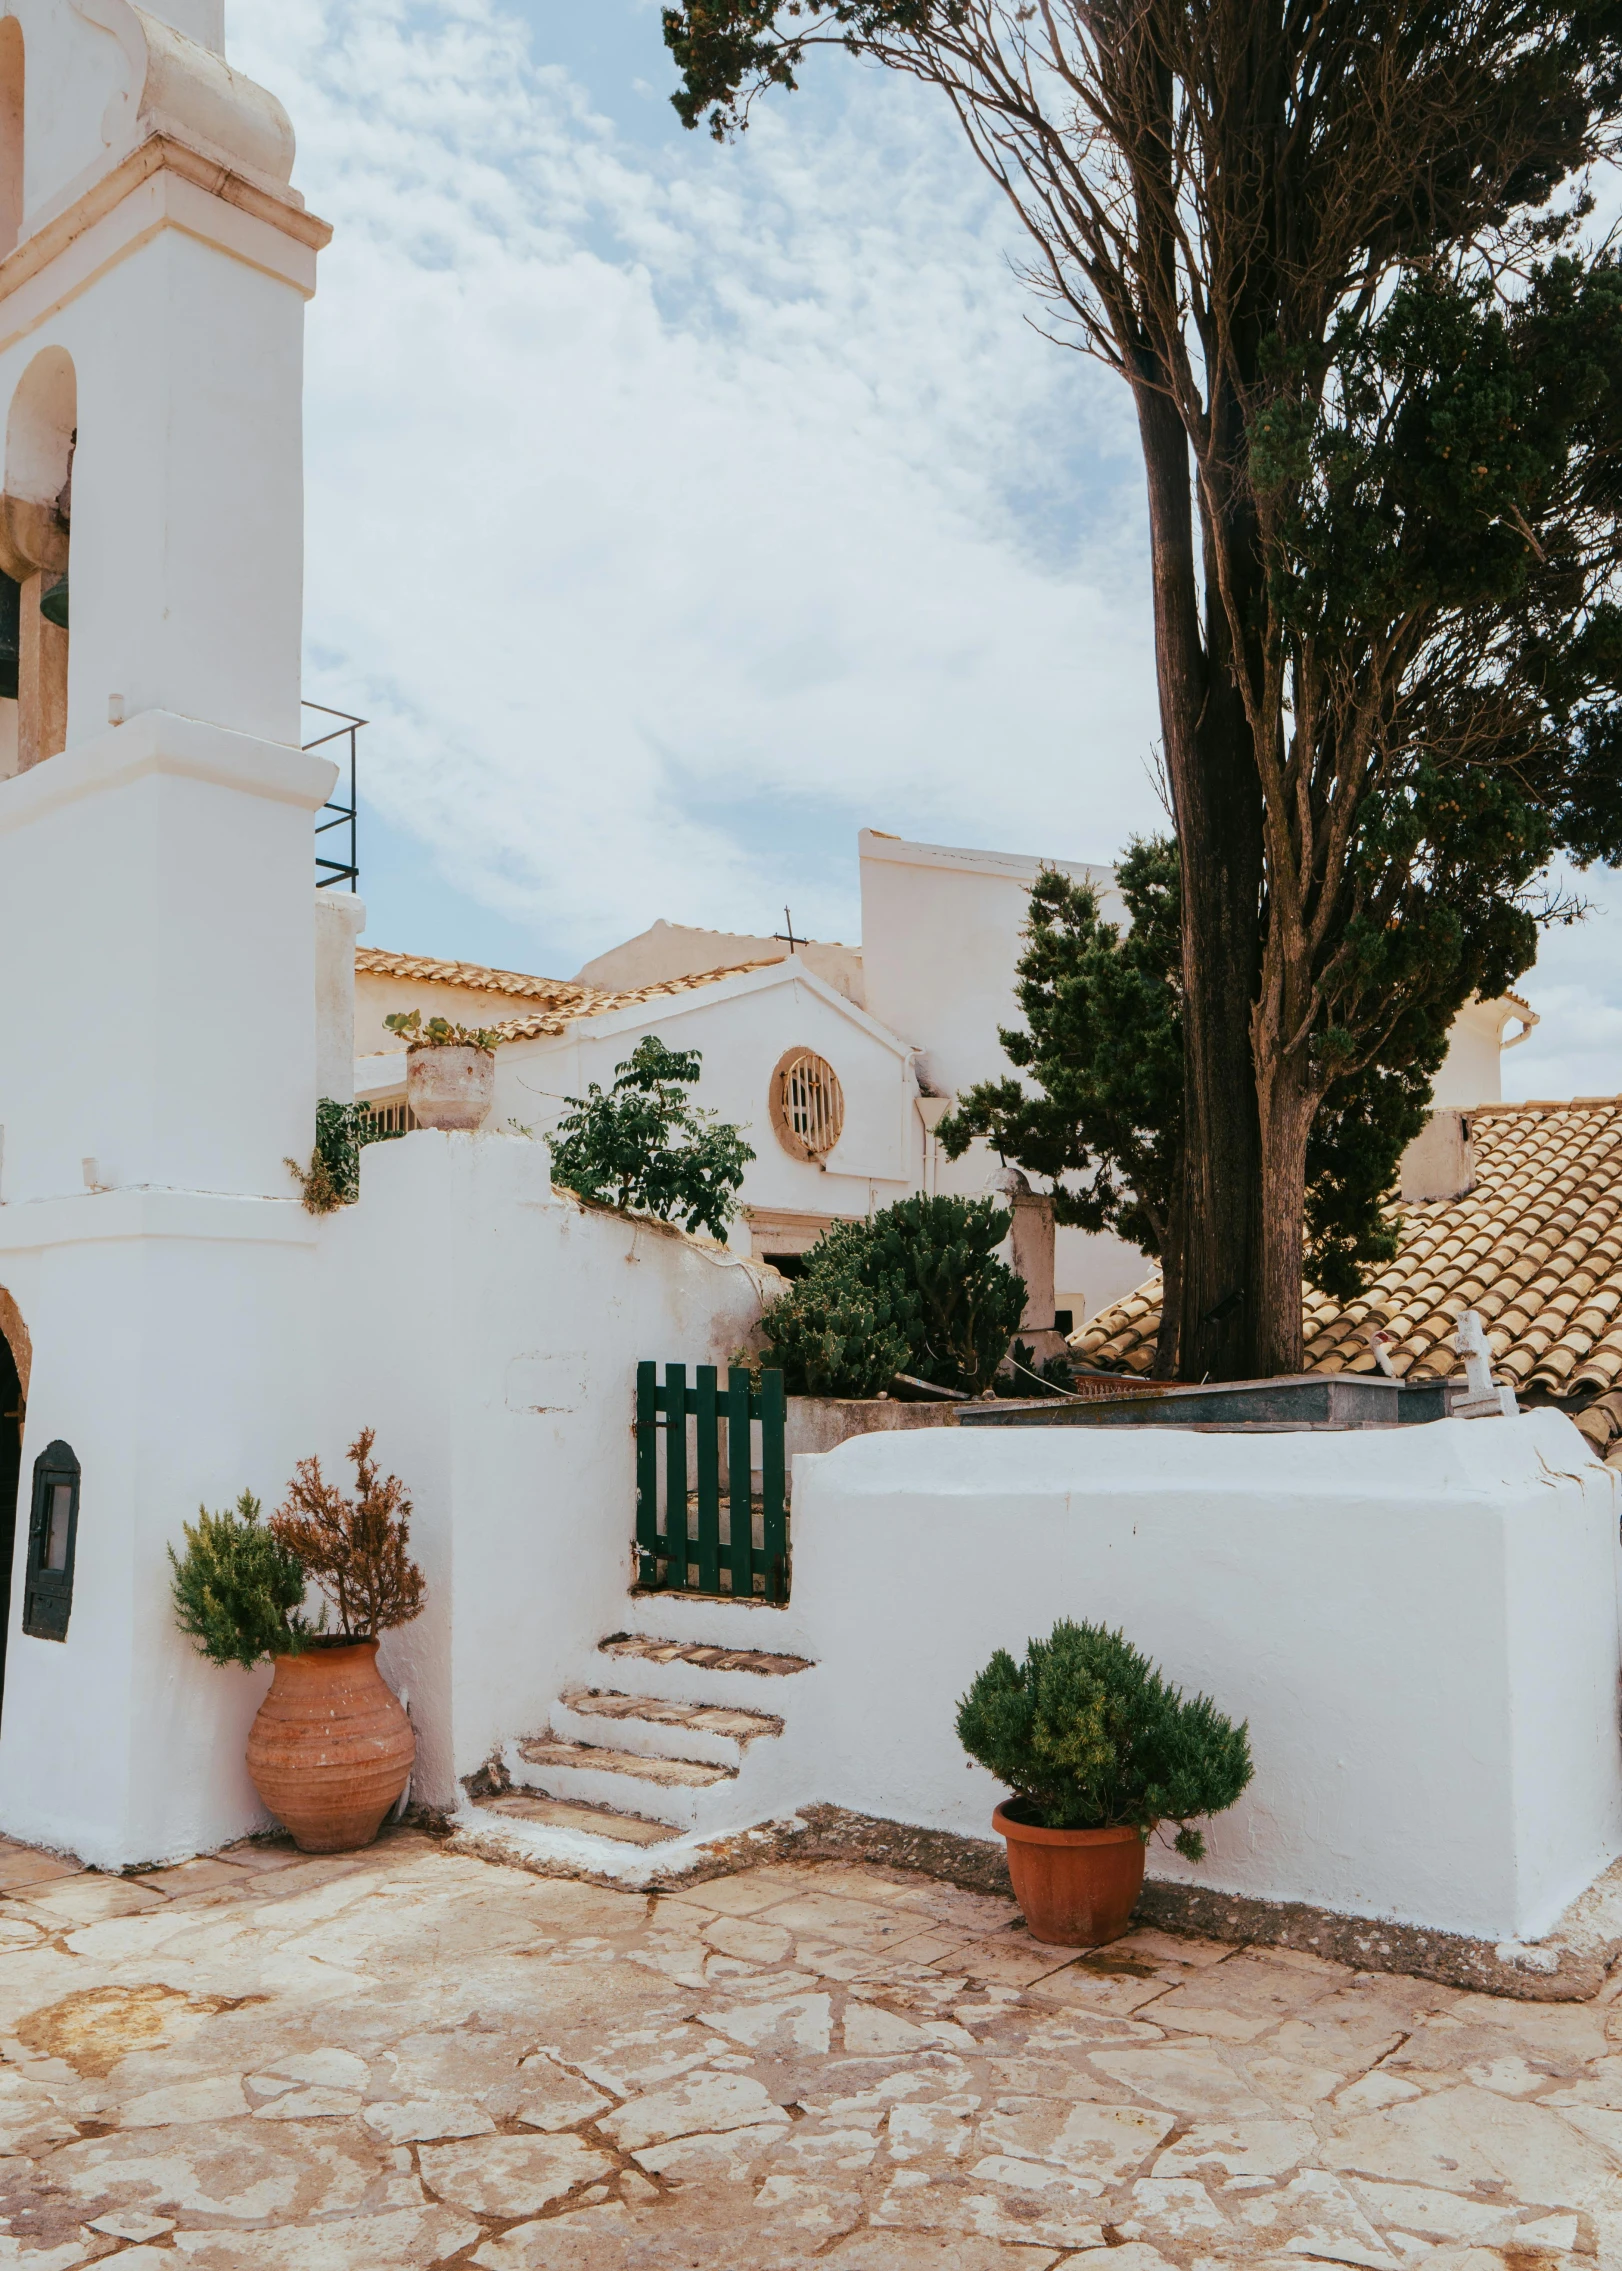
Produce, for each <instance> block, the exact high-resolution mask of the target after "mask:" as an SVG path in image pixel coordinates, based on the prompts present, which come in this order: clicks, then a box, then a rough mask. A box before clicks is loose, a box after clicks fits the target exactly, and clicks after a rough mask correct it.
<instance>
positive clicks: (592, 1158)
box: [551, 1033, 755, 1238]
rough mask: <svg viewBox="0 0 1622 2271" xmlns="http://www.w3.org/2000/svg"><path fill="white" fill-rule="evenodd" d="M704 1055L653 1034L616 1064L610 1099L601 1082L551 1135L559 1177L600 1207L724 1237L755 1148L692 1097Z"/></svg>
mask: <svg viewBox="0 0 1622 2271" xmlns="http://www.w3.org/2000/svg"><path fill="white" fill-rule="evenodd" d="M701 1062H702V1060H701V1058H700V1056H699V1053H698V1051H697V1050H696V1049H667V1048H666V1046H665V1044H664V1043H663V1041H661V1040H660V1039H659V1038H658V1036H657V1035H656V1034H653V1033H645V1034H644V1035H643V1036H642V1038H641V1040H640V1041H638V1043H637V1045H636V1047H635V1048H634V1049H633V1050H632V1052H631V1054H630V1056H629V1057H628V1058H627V1059H626V1060H625V1062H624V1063H623V1064H618V1065H616V1066H615V1067H614V1085H613V1087H612V1088H611V1089H609V1090H608V1091H607V1092H606V1094H605V1092H604V1091H603V1089H602V1088H600V1087H599V1086H598V1084H597V1082H596V1081H592V1082H591V1084H590V1086H589V1087H588V1088H587V1090H586V1093H585V1095H584V1096H570V1097H567V1098H566V1099H565V1101H566V1102H567V1103H568V1105H569V1106H570V1110H569V1111H567V1112H566V1113H565V1114H564V1116H563V1118H562V1119H561V1120H560V1121H559V1122H558V1124H557V1127H556V1129H555V1130H554V1132H553V1134H552V1137H551V1145H552V1177H553V1180H554V1181H555V1182H558V1183H562V1184H564V1185H565V1186H566V1187H567V1188H568V1189H569V1190H571V1191H576V1192H578V1193H579V1195H580V1197H581V1198H583V1199H595V1200H596V1201H597V1202H598V1204H599V1205H603V1206H613V1207H619V1208H621V1209H622V1210H626V1211H632V1212H637V1213H642V1214H652V1215H657V1216H658V1218H659V1219H660V1221H662V1222H679V1223H680V1224H681V1225H682V1227H683V1228H684V1229H686V1230H707V1231H708V1232H709V1234H710V1236H711V1237H712V1238H724V1237H725V1236H726V1229H727V1224H728V1223H729V1222H730V1221H731V1219H732V1217H733V1215H734V1213H735V1212H736V1211H737V1194H738V1191H739V1190H740V1188H741V1187H742V1184H743V1171H744V1169H745V1168H746V1167H747V1166H748V1164H749V1162H750V1160H751V1159H753V1158H754V1156H755V1155H754V1152H753V1151H752V1150H751V1149H750V1147H749V1145H748V1144H746V1143H745V1142H744V1140H743V1137H742V1136H741V1135H740V1134H739V1132H738V1130H737V1129H736V1128H735V1127H733V1126H731V1125H730V1123H728V1122H727V1121H724V1120H722V1119H720V1118H719V1117H718V1116H717V1114H715V1113H714V1112H710V1111H706V1110H705V1109H704V1108H703V1107H702V1106H700V1105H696V1104H694V1103H693V1102H692V1101H691V1099H690V1098H689V1097H688V1096H687V1095H686V1094H684V1090H686V1089H687V1088H690V1087H691V1086H692V1084H693V1083H694V1082H695V1081H696V1080H697V1079H698V1076H699V1070H700V1066H701Z"/></svg>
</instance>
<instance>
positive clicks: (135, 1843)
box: [0, 1191, 317, 1868]
mask: <svg viewBox="0 0 1622 2271" xmlns="http://www.w3.org/2000/svg"><path fill="white" fill-rule="evenodd" d="M315 1242H316V1229H315V1225H314V1224H313V1223H312V1220H311V1218H310V1216H308V1215H307V1214H305V1213H304V1211H303V1209H302V1208H300V1207H299V1206H297V1205H296V1204H292V1203H289V1202H287V1201H285V1200H267V1199H251V1198H250V1199H244V1198H234V1199H233V1198H205V1197H200V1196H197V1195H195V1194H192V1193H181V1192H135V1191H115V1192H105V1193H101V1194H98V1195H96V1196H89V1195H81V1196H80V1197H79V1198H77V1199H61V1200H53V1201H49V1202H44V1203H39V1204H35V1205H33V1206H11V1205H7V1206H5V1207H4V1208H0V1282H3V1283H4V1284H5V1285H6V1287H7V1288H8V1290H9V1291H10V1293H11V1294H12V1296H13V1298H14V1299H15V1301H16V1303H17V1307H18V1309H19V1311H20V1312H21V1314H22V1317H23V1320H24V1322H25V1324H26V1325H27V1327H28V1330H29V1333H30V1335H31V1337H32V1341H33V1352H34V1358H33V1375H32V1379H31V1380H30V1383H29V1394H28V1421H27V1429H26V1433H25V1437H24V1442H23V1468H22V1490H21V1496H20V1502H19V1507H18V1525H17V1548H16V1557H15V1561H14V1564H13V1575H12V1595H11V1603H12V1606H11V1634H10V1641H9V1645H8V1652H7V1659H6V1677H5V1702H4V1711H3V1716H0V1826H3V1827H4V1829H5V1831H6V1833H7V1834H8V1835H10V1836H13V1837H21V1838H25V1839H28V1838H32V1839H37V1840H39V1841H40V1842H42V1843H44V1844H46V1845H49V1846H53V1847H57V1848H62V1849H65V1850H68V1851H71V1852H75V1853H78V1854H80V1855H81V1856H82V1857H83V1858H84V1859H86V1860H89V1861H92V1862H95V1863H97V1864H99V1865H100V1866H102V1867H107V1868H120V1867H124V1866H126V1865H127V1864H129V1863H132V1862H137V1861H142V1860H160V1859H166V1858H171V1857H174V1856H177V1855H182V1854H186V1853H192V1852H197V1851H199V1850H203V1849H206V1848H208V1847H210V1846H214V1845H219V1844H222V1843H224V1842H225V1841H226V1840H227V1839H229V1838H231V1837H236V1836H241V1835H243V1834H244V1833H246V1832H248V1831H250V1830H253V1829H255V1828H258V1827H260V1826H262V1825H263V1823H264V1821H265V1819H266V1817H265V1814H264V1810H263V1808H262V1807H261V1806H260V1804H259V1801H258V1799H257V1797H256V1796H255V1794H254V1791H253V1788H252V1785H251V1784H250V1783H249V1781H248V1777H247V1771H246V1768H245V1766H244V1764H243V1748H244V1745H245V1743H246V1741H247V1733H248V1727H249V1725H250V1723H251V1721H252V1718H253V1714H254V1712H255V1711H256V1710H257V1709H258V1706H259V1701H260V1698H261V1697H262V1696H263V1694H264V1691H265V1689H266V1687H267V1686H268V1684H269V1677H270V1675H269V1672H268V1670H264V1669H261V1670H260V1671H258V1672H255V1673H247V1672H242V1671H238V1670H235V1669H232V1670H229V1671H217V1670H215V1669H214V1668H212V1667H211V1666H209V1665H207V1664H205V1663H204V1662H203V1661H202V1659H201V1658H200V1657H198V1656H197V1655H196V1654H195V1653H194V1652H193V1650H192V1648H191V1647H190V1644H189V1643H188V1642H187V1641H186V1640H185V1639H184V1638H183V1637H182V1636H181V1634H180V1633H179V1631H178V1630H177V1629H176V1627H175V1623H174V1617H173V1612H172V1609H171V1607H170V1601H169V1565H168V1560H167V1557H166V1553H165V1548H166V1546H167V1545H169V1544H171V1543H174V1544H177V1545H178V1544H179V1543H180V1533H181V1524H182V1523H183V1522H184V1521H186V1520H189V1519H191V1518H192V1517H193V1516H194V1515H195V1514H196V1511H197V1507H198V1504H199V1502H200V1501H202V1502H205V1503H207V1504H208V1505H210V1506H216V1507H217V1506H222V1505H229V1504H231V1503H233V1502H234V1501H235V1499H236V1497H237V1495H238V1493H239V1492H240V1491H241V1490H242V1489H244V1488H245V1487H246V1488H250V1489H252V1490H254V1491H256V1492H258V1493H259V1494H260V1495H261V1496H262V1497H263V1498H264V1499H265V1500H266V1501H267V1503H268V1504H270V1505H274V1504H275V1503H276V1501H277V1494H278V1492H279V1490H280V1487H281V1485H282V1484H283V1483H284V1482H285V1481H286V1478H287V1476H288V1475H289V1474H290V1473H291V1471H292V1464H293V1461H294V1460H295V1459H296V1458H297V1457H298V1456H299V1455H300V1454H301V1453H302V1452H303V1451H304V1450H306V1449H307V1448H308V1447H309V1445H308V1442H307V1435H308V1430H309V1426H310V1414H311V1411H312V1408H313V1405H314V1398H315V1394H316V1391H317V1382H316V1380H315V1377H314V1369H313V1362H312V1357H313V1346H314V1334H313V1319H314V1315H315V1295H316V1284H315V1274H314V1268H313V1256H314V1247H315ZM58 1437H60V1438H61V1439H63V1440H64V1441H66V1442H67V1443H69V1444H71V1445H72V1447H73V1449H74V1451H75V1452H76V1453H77V1455H78V1458H79V1461H80V1465H81V1469H82V1474H83V1480H82V1486H81V1498H80V1509H79V1531H78V1547H77V1556H76V1565H75V1572H74V1589H73V1608H72V1615H71V1617H70V1620H69V1624H68V1633H67V1638H66V1640H65V1641H54V1640H38V1639H32V1638H30V1637H28V1636H27V1635H25V1634H24V1633H23V1632H22V1631H21V1629H20V1619H21V1612H22V1597H23V1567H24V1560H25V1555H26V1546H27V1529H28V1503H29V1500H28V1492H29V1478H30V1473H31V1470H32V1467H33V1463H34V1460H35V1459H36V1458H37V1456H38V1455H39V1453H40V1452H41V1451H42V1450H43V1449H44V1448H45V1446H46V1444H48V1443H50V1442H51V1441H53V1440H54V1439H56V1438H58Z"/></svg>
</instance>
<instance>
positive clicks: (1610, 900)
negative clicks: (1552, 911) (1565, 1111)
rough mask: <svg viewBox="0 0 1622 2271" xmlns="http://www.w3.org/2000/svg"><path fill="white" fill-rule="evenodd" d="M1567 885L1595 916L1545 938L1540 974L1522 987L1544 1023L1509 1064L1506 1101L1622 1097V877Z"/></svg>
mask: <svg viewBox="0 0 1622 2271" xmlns="http://www.w3.org/2000/svg"><path fill="white" fill-rule="evenodd" d="M1562 880H1563V882H1564V884H1565V886H1566V888H1567V889H1568V891H1569V892H1570V893H1571V895H1572V896H1573V897H1575V898H1578V899H1581V900H1583V901H1585V902H1586V903H1587V905H1588V908H1589V913H1588V916H1587V918H1586V920H1584V921H1583V922H1580V923H1574V924H1572V925H1571V927H1570V928H1569V929H1554V930H1549V931H1545V933H1544V934H1543V940H1542V951H1541V952H1540V953H1539V955H1538V959H1537V965H1536V967H1535V968H1534V969H1532V970H1531V971H1529V972H1528V973H1527V975H1526V976H1525V977H1524V978H1521V979H1518V980H1517V981H1516V987H1515V990H1516V992H1517V993H1519V994H1521V995H1522V996H1524V998H1525V999H1526V1000H1528V1001H1529V1002H1530V1003H1531V1004H1532V1006H1533V1008H1534V1009H1535V1010H1536V1011H1537V1013H1538V1016H1539V1019H1540V1020H1541V1022H1540V1023H1539V1024H1538V1025H1536V1026H1535V1027H1534V1028H1533V1030H1532V1032H1531V1033H1530V1034H1529V1035H1528V1036H1527V1038H1526V1040H1524V1041H1522V1042H1521V1043H1519V1044H1518V1046H1517V1047H1515V1048H1514V1049H1512V1050H1511V1051H1509V1053H1508V1054H1507V1055H1506V1056H1505V1057H1504V1059H1503V1068H1504V1094H1505V1096H1506V1097H1515V1098H1524V1097H1529V1096H1552V1097H1559V1096H1615V1095H1616V1094H1618V1092H1622V985H1619V983H1618V972H1619V971H1622V876H1617V875H1613V874H1612V873H1610V871H1609V870H1608V869H1605V868H1590V869H1589V871H1588V873H1587V874H1586V875H1579V874H1567V875H1565V876H1564V877H1563V879H1562Z"/></svg>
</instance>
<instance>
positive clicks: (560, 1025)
mask: <svg viewBox="0 0 1622 2271" xmlns="http://www.w3.org/2000/svg"><path fill="white" fill-rule="evenodd" d="M778 960H779V957H777V956H776V955H773V956H772V957H770V958H769V959H765V958H763V959H762V960H760V961H756V962H734V963H732V964H731V965H730V966H729V967H728V968H727V969H725V970H699V971H696V972H695V973H694V974H693V976H692V977H689V978H661V979H660V980H659V982H658V984H657V985H652V986H632V987H630V988H629V989H628V990H627V991H625V992H623V993H607V992H603V991H600V990H599V989H598V988H596V987H594V986H593V987H587V988H583V989H582V991H585V992H589V993H590V995H591V999H590V1001H589V1002H585V1003H582V1004H581V1005H580V1006H579V1007H574V1006H571V1005H570V1004H568V1003H564V1004H563V1005H562V1006H560V1007H559V1008H557V1009H543V1010H539V1011H536V1012H534V1013H532V1014H531V1015H529V1016H526V1017H510V1018H507V1019H505V1020H504V1021H503V1022H502V1024H501V1026H500V1027H499V1028H498V1030H499V1031H500V1032H501V1033H503V1034H504V1035H505V1036H506V1038H507V1039H508V1040H509V1041H538V1040H540V1039H542V1038H543V1037H544V1036H547V1035H551V1034H555V1033H563V1032H566V1031H567V1030H568V1028H569V1027H570V1026H571V1025H573V1024H574V1023H576V1021H577V1020H578V1019H580V1018H582V1017H605V1016H606V1015H607V1014H608V1012H609V1011H610V1010H612V1009H643V1008H645V1007H646V1006H647V1005H648V1004H649V1003H650V1002H657V1001H666V1000H668V999H669V998H670V996H671V995H672V994H690V993H692V992H693V991H694V990H695V988H697V987H699V986H715V985H719V984H720V982H721V980H722V979H723V978H741V977H742V976H743V974H744V972H745V971H746V970H772V969H775V968H776V967H777V964H778Z"/></svg>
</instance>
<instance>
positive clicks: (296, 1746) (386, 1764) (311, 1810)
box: [248, 1640, 417, 1853]
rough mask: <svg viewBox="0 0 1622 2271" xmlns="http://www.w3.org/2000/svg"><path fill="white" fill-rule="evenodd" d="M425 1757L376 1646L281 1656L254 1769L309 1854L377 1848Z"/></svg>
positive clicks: (365, 1643) (253, 1735)
mask: <svg viewBox="0 0 1622 2271" xmlns="http://www.w3.org/2000/svg"><path fill="white" fill-rule="evenodd" d="M416 1755H417V1738H416V1736H415V1735H414V1734H413V1733H412V1731H411V1722H410V1720H409V1719H408V1718H407V1717H406V1715H405V1712H404V1709H403V1708H402V1706H401V1703H400V1699H399V1697H398V1696H397V1695H396V1694H395V1693H394V1690H393V1689H392V1688H390V1687H388V1686H387V1685H385V1683H384V1679H383V1675H382V1673H381V1672H380V1671H379V1670H378V1668H377V1642H376V1641H375V1640H349V1641H342V1642H339V1643H338V1644H337V1645H335V1646H333V1645H328V1646H323V1645H322V1643H320V1642H319V1641H318V1642H317V1643H316V1645H315V1646H314V1647H313V1648H310V1649H308V1650H306V1651H305V1653H304V1654H303V1655H302V1656H278V1657H277V1658H276V1677H275V1678H274V1679H273V1680H272V1681H271V1684H270V1693H269V1694H268V1695H267V1696H266V1698H265V1700H264V1702H263V1703H262V1704H261V1705H260V1706H259V1716H258V1717H257V1718H256V1719H255V1721H254V1723H253V1727H252V1729H251V1730H250V1732H249V1735H248V1772H249V1774H250V1775H251V1776H252V1777H253V1786H254V1788H255V1789H256V1790H257V1791H258V1793H259V1795H260V1797H261V1798H263V1799H264V1801H265V1804H266V1805H267V1806H268V1807H269V1808H270V1810H271V1812H272V1813H273V1814H274V1815H275V1816H276V1818H277V1820H278V1821H281V1822H285V1823H286V1825H287V1827H288V1828H289V1829H290V1830H291V1831H292V1832H293V1842H294V1844H295V1845H297V1846H298V1847H299V1849H300V1851H301V1852H304V1853H349V1852H352V1851H353V1850H354V1849H355V1847H356V1846H360V1845H370V1844H371V1842H372V1840H373V1838H374V1837H376V1835H377V1833H378V1831H379V1829H380V1828H381V1827H382V1825H383V1816H384V1815H385V1814H386V1813H387V1812H388V1810H389V1808H390V1807H391V1806H392V1805H393V1804H394V1802H395V1800H396V1799H397V1798H398V1797H399V1795H400V1793H401V1791H402V1790H403V1789H404V1788H405V1786H406V1780H407V1777H408V1776H409V1775H410V1773H411V1765H412V1761H413V1760H414V1759H415V1757H416Z"/></svg>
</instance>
